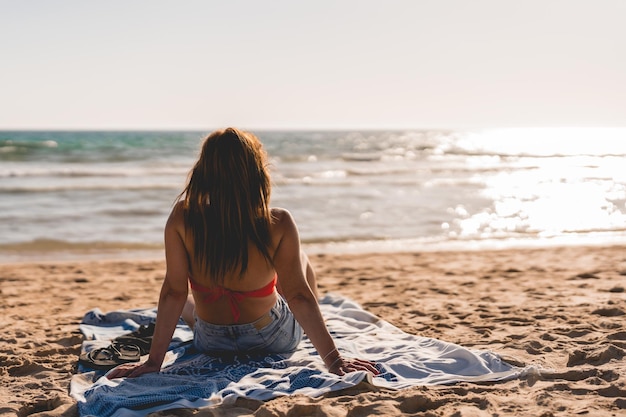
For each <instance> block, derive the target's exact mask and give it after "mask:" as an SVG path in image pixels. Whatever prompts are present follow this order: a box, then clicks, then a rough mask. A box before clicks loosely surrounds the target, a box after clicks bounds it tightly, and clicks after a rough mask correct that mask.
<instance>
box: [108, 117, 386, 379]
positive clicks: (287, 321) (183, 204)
mask: <svg viewBox="0 0 626 417" xmlns="http://www.w3.org/2000/svg"><path fill="white" fill-rule="evenodd" d="M270 188H271V187H270V178H269V174H268V171H267V157H266V155H265V152H264V150H263V149H262V145H261V142H260V141H259V139H258V138H257V137H256V136H254V135H253V134H251V133H248V132H242V131H239V130H237V129H234V128H228V129H225V130H220V131H216V132H214V133H212V134H211V135H209V136H208V137H207V138H206V140H205V141H204V143H203V145H202V151H201V154H200V158H199V159H198V161H197V162H196V164H195V166H194V168H193V169H192V171H191V173H190V175H189V180H188V183H187V186H186V188H185V189H184V191H183V192H182V193H181V194H180V196H179V201H178V202H177V203H176V205H175V206H174V208H173V209H172V213H171V214H170V217H169V219H168V221H167V224H166V226H165V258H166V268H167V269H166V274H165V280H164V281H163V286H162V288H161V294H160V297H159V305H158V312H157V321H156V326H155V331H154V336H153V340H152V346H151V349H150V355H149V358H148V360H147V361H146V362H144V363H133V364H124V365H120V366H118V367H117V368H115V369H114V370H112V371H111V372H110V373H109V375H108V377H109V378H111V379H112V378H118V377H124V376H126V377H137V376H139V375H142V374H145V373H148V372H158V371H159V370H160V369H161V365H162V363H163V359H164V357H165V353H166V351H167V348H168V346H169V343H170V341H171V338H172V335H173V332H174V330H175V328H176V324H177V323H178V320H179V317H181V315H182V317H183V319H185V321H186V322H187V323H188V324H189V325H190V326H191V327H192V328H193V331H194V346H195V347H196V348H198V349H199V350H201V351H204V352H207V353H209V354H210V353H211V352H214V353H219V352H220V351H221V352H223V351H235V352H236V351H244V352H245V351H265V352H277V353H278V352H288V351H292V350H293V349H295V348H296V346H297V345H298V343H299V341H300V339H301V337H302V331H303V330H304V332H305V333H306V334H307V336H308V337H309V339H310V340H311V342H312V343H313V345H314V346H315V348H316V349H317V351H318V353H319V354H320V356H321V357H322V359H323V361H324V363H325V365H326V366H327V367H328V370H329V371H330V372H333V373H336V374H338V375H343V374H345V373H346V372H351V371H358V370H364V371H369V372H372V373H375V374H376V373H378V371H377V370H376V368H374V366H373V364H372V363H371V362H368V361H365V360H360V359H348V358H344V357H343V356H341V354H340V353H339V351H338V350H337V348H336V346H335V344H334V342H333V340H332V338H331V336H330V334H329V332H328V330H327V328H326V325H325V323H324V320H323V318H322V315H321V313H320V309H319V305H318V303H317V285H316V280H315V274H314V272H313V269H312V268H311V265H310V263H309V261H308V259H307V257H306V255H303V254H302V253H301V251H300V238H299V235H298V229H297V227H296V224H295V222H294V220H293V218H292V217H291V215H290V214H289V212H288V211H287V210H284V209H279V208H270V207H269V199H270ZM189 286H191V295H192V296H191V297H188V291H189Z"/></svg>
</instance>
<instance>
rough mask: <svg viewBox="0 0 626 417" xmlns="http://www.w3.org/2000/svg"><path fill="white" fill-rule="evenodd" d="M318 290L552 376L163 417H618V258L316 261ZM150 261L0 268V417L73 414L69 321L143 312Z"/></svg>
mask: <svg viewBox="0 0 626 417" xmlns="http://www.w3.org/2000/svg"><path fill="white" fill-rule="evenodd" d="M311 258H312V261H313V263H314V265H315V266H316V269H317V271H318V274H319V277H320V287H321V290H322V292H325V291H332V292H336V293H340V294H342V295H345V296H348V297H350V298H352V299H354V300H356V301H358V302H359V303H361V305H362V306H363V307H364V308H365V309H367V310H369V311H371V312H372V313H374V314H376V315H378V316H380V317H382V318H384V319H385V320H387V321H389V322H391V323H393V324H394V325H396V326H398V327H399V328H401V329H403V330H404V331H406V332H409V333H412V334H417V335H422V336H429V337H435V338H439V339H442V340H445V341H448V342H454V343H458V344H460V345H463V346H466V347H471V348H477V349H488V350H492V351H494V352H497V353H499V354H501V355H503V356H504V357H506V358H509V360H511V361H516V362H518V363H520V364H537V365H541V366H542V367H544V368H547V369H551V370H553V372H552V373H550V374H546V375H544V376H541V377H537V376H533V377H526V378H524V379H515V380H510V381H505V382H500V383H490V384H473V383H460V384H456V385H452V386H436V387H432V386H431V387H415V388H411V389H406V390H401V391H388V390H382V389H378V388H376V387H372V386H367V385H366V384H361V385H359V386H358V387H356V388H355V389H351V390H349V391H341V392H336V393H332V394H330V395H328V396H325V397H322V398H308V397H300V396H292V397H284V398H278V399H275V400H272V401H268V402H265V403H263V402H258V401H250V400H240V401H238V402H237V403H236V405H235V406H229V407H224V406H222V407H218V408H214V409H204V410H192V409H187V410H170V411H167V412H163V413H158V414H157V415H160V416H169V415H175V416H188V415H194V416H202V417H204V416H253V415H254V416H259V417H268V416H328V417H339V416H351V417H358V416H368V415H383V416H408V415H415V416H457V417H460V416H513V415H515V416H518V415H519V416H544V417H547V416H575V415H583V416H586V415H588V416H620V415H621V416H623V415H626V360H625V358H624V356H625V355H626V353H625V352H626V293H625V287H626V248H625V247H618V246H610V247H561V248H549V249H517V250H501V251H470V252H432V253H431V252H424V253H393V254H358V255H352V254H350V255H346V254H344V255H330V254H325V255H323V254H319V255H313V256H312V257H311ZM163 271H164V269H163V262H162V261H155V260H136V261H132V260H123V261H113V260H111V261H69V262H68V261H66V262H58V263H50V262H45V263H44V262H42V263H34V262H31V263H21V264H1V265H0V291H1V294H0V297H1V298H0V300H1V304H0V312H1V314H0V330H1V333H0V415H19V416H25V415H32V414H36V415H38V416H60V415H61V416H76V415H77V408H76V403H75V402H74V401H73V399H72V398H71V397H70V396H69V395H68V391H69V381H70V378H71V376H72V374H73V373H74V372H75V366H76V362H77V356H78V353H79V350H80V345H81V342H82V336H81V334H80V333H79V331H78V323H79V322H80V320H81V317H82V316H83V314H84V313H85V312H86V311H87V310H89V309H91V308H94V307H98V308H100V309H101V310H103V311H110V310H114V309H123V308H138V307H151V306H154V305H155V303H156V299H157V294H158V291H159V287H160V282H161V280H162V276H163Z"/></svg>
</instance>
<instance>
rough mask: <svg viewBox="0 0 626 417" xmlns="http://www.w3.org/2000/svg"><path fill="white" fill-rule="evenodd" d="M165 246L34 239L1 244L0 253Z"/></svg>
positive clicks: (158, 245) (147, 248)
mask: <svg viewBox="0 0 626 417" xmlns="http://www.w3.org/2000/svg"><path fill="white" fill-rule="evenodd" d="M162 247H163V245H161V244H153V243H135V242H124V241H117V242H115V241H88V242H71V241H67V240H61V239H34V240H29V241H25V242H13V243H0V252H20V253H21V252H54V251H79V252H91V251H96V252H97V251H111V250H115V251H117V250H120V251H121V250H155V249H161V248H162Z"/></svg>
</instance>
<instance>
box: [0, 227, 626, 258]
mask: <svg viewBox="0 0 626 417" xmlns="http://www.w3.org/2000/svg"><path fill="white" fill-rule="evenodd" d="M585 246H588V247H610V246H626V235H623V234H612V235H610V236H606V235H599V236H594V235H589V236H584V237H576V238H574V239H572V238H570V237H566V236H558V237H551V238H532V239H511V238H503V239H483V240H471V239H468V240H462V239H458V240H442V239H440V238H416V239H378V240H346V241H321V242H306V241H303V242H302V248H303V250H304V251H305V252H306V253H307V254H309V255H319V254H331V253H332V254H336V255H358V254H361V255H367V254H376V253H413V252H420V253H432V252H472V251H499V250H527V249H531V250H532V249H548V250H549V249H554V248H559V247H585ZM164 251H165V249H164V247H163V246H158V245H153V246H152V247H150V248H148V247H142V248H137V249H133V248H132V247H129V246H124V245H122V246H121V247H119V248H116V247H115V246H114V245H111V246H109V247H101V246H99V245H98V244H97V243H96V244H94V246H93V248H90V247H89V245H88V244H81V245H80V246H79V248H78V249H72V248H71V246H70V247H69V248H68V247H67V246H64V247H63V248H60V249H56V248H55V247H54V246H49V247H47V248H45V249H33V250H29V249H23V248H22V247H21V245H16V248H15V249H7V248H6V245H5V247H2V248H0V265H7V264H25V263H31V262H83V261H96V260H106V261H116V260H139V261H154V260H160V259H164V258H165V252H164Z"/></svg>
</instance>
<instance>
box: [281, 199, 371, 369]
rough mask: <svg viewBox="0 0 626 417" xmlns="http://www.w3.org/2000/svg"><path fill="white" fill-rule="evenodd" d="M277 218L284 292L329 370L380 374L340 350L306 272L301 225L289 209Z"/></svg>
mask: <svg viewBox="0 0 626 417" xmlns="http://www.w3.org/2000/svg"><path fill="white" fill-rule="evenodd" d="M277 217H278V232H279V237H280V239H279V243H278V245H277V248H276V252H275V254H274V266H275V268H276V273H277V274H278V280H279V283H280V288H281V291H282V294H283V296H284V297H285V300H286V301H287V304H288V305H289V309H290V310H291V312H292V313H293V315H294V317H295V318H296V320H297V321H298V323H300V326H302V329H303V330H304V332H305V333H306V335H307V336H308V337H309V339H310V340H311V343H313V346H315V349H316V350H317V352H318V353H319V355H320V356H321V357H322V359H323V360H324V363H325V365H326V366H327V367H328V369H329V371H331V372H333V373H336V374H339V375H343V374H344V373H346V372H352V371H360V370H362V371H369V372H372V373H374V374H377V373H378V371H377V370H376V368H375V367H374V366H373V364H372V363H371V362H369V361H365V360H361V359H347V358H344V357H342V356H341V354H340V353H339V351H338V350H337V348H336V346H335V342H334V341H333V339H332V337H331V336H330V333H329V332H328V329H327V328H326V323H325V322H324V318H323V316H322V313H321V311H320V308H319V304H318V303H317V298H316V297H315V295H314V294H313V291H312V290H311V288H310V287H309V285H308V283H307V280H306V277H305V275H304V268H303V267H302V261H301V256H300V236H299V234H298V228H297V226H296V224H295V222H294V220H293V218H292V217H291V215H290V214H289V212H288V211H286V210H281V211H280V214H279V215H278V216H277Z"/></svg>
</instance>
